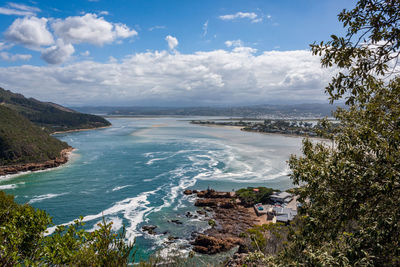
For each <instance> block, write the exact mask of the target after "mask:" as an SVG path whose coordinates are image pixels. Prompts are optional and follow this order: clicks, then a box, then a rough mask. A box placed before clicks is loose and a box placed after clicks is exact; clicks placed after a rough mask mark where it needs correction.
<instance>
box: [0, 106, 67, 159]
mask: <svg viewBox="0 0 400 267" xmlns="http://www.w3.org/2000/svg"><path fill="white" fill-rule="evenodd" d="M67 147H68V145H67V144H66V143H65V142H61V141H60V140H58V139H56V138H54V137H52V136H49V134H48V133H46V132H44V131H43V130H42V129H40V128H39V127H37V126H36V125H34V124H33V123H31V122H30V121H29V120H27V119H26V118H24V117H23V116H21V115H19V114H18V113H16V112H15V111H13V110H11V109H9V108H7V107H4V106H1V105H0V166H3V165H13V164H20V163H41V162H44V161H47V160H51V159H55V158H56V157H59V156H60V152H61V150H62V149H64V148H67Z"/></svg>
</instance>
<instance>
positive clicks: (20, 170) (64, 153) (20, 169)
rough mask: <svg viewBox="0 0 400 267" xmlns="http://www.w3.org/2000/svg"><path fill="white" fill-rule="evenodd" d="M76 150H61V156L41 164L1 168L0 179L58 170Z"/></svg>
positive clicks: (71, 148) (70, 148)
mask: <svg viewBox="0 0 400 267" xmlns="http://www.w3.org/2000/svg"><path fill="white" fill-rule="evenodd" d="M74 150H75V148H73V147H69V148H65V149H63V150H61V152H60V156H59V157H57V158H55V159H53V160H48V161H45V162H41V163H24V164H17V165H10V166H0V178H3V177H5V176H8V175H18V174H24V173H30V172H37V171H43V170H49V169H53V168H57V167H59V166H61V165H63V164H65V163H67V162H68V160H69V158H70V155H71V153H72V152H73V151H74Z"/></svg>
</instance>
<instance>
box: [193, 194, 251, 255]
mask: <svg viewBox="0 0 400 267" xmlns="http://www.w3.org/2000/svg"><path fill="white" fill-rule="evenodd" d="M197 197H198V199H197V200H196V202H195V206H197V207H203V209H207V210H208V211H211V212H212V214H213V216H212V219H213V221H214V222H215V224H213V227H212V228H210V229H208V230H206V231H205V232H204V233H203V234H197V235H195V238H194V241H193V242H192V245H193V250H194V251H196V252H198V253H204V254H215V253H220V252H224V251H228V250H230V249H232V248H233V247H235V246H239V247H242V246H243V245H244V242H243V239H242V238H241V237H240V234H241V233H243V232H245V231H246V230H247V229H249V228H251V227H253V226H254V225H255V224H257V223H258V217H257V215H256V214H255V213H254V211H253V210H252V209H249V208H246V207H244V206H243V205H241V203H240V200H239V199H237V198H236V196H235V194H234V193H231V192H217V191H214V190H204V191H199V192H198V193H197ZM197 213H199V214H202V213H205V212H204V211H202V210H199V211H197Z"/></svg>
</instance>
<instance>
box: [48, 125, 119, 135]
mask: <svg viewBox="0 0 400 267" xmlns="http://www.w3.org/2000/svg"><path fill="white" fill-rule="evenodd" d="M111 126H112V125H108V126H101V127H96V128H84V129H74V130H66V131H57V132H54V133H51V134H50V135H55V134H62V133H73V132H84V131H91V130H97V129H105V128H110V127H111Z"/></svg>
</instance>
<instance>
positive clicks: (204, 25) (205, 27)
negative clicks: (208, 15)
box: [203, 20, 208, 37]
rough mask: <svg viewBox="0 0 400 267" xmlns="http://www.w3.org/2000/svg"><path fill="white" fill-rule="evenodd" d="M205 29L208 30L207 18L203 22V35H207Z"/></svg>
mask: <svg viewBox="0 0 400 267" xmlns="http://www.w3.org/2000/svg"><path fill="white" fill-rule="evenodd" d="M207 31H208V20H207V21H206V22H204V24H203V37H205V36H206V35H207Z"/></svg>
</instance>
